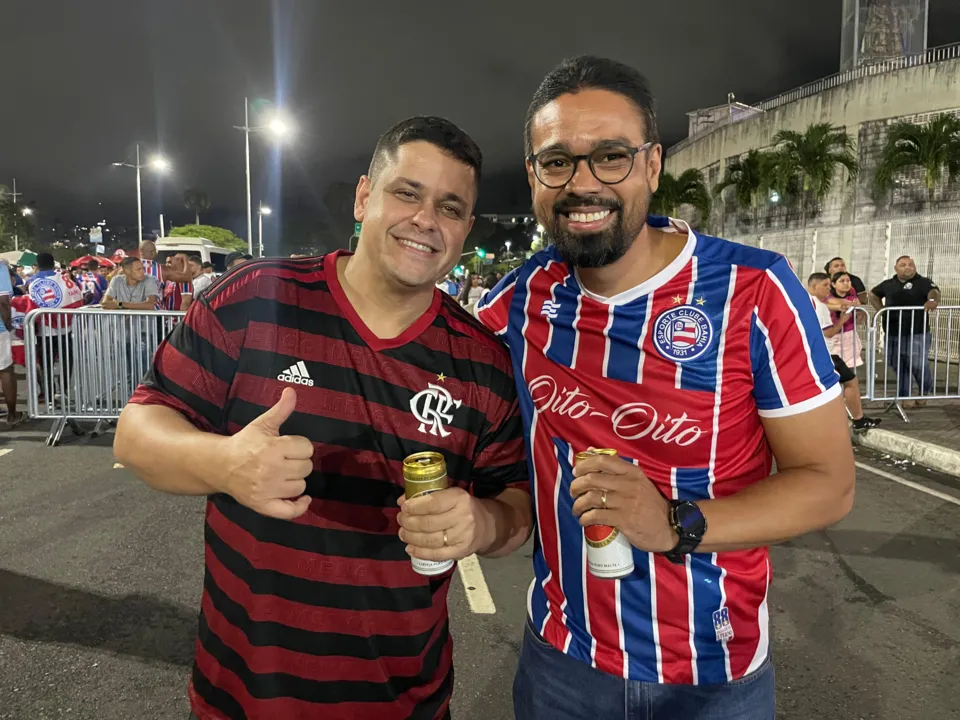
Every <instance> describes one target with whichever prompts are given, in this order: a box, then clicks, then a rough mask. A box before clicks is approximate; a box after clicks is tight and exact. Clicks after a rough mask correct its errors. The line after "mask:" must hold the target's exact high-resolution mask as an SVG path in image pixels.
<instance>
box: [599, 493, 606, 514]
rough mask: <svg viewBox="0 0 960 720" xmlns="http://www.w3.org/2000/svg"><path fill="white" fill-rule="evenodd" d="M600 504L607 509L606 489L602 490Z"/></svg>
mask: <svg viewBox="0 0 960 720" xmlns="http://www.w3.org/2000/svg"><path fill="white" fill-rule="evenodd" d="M600 504H601V505H602V506H603V509H604V510H606V509H607V491H606V490H601V491H600Z"/></svg>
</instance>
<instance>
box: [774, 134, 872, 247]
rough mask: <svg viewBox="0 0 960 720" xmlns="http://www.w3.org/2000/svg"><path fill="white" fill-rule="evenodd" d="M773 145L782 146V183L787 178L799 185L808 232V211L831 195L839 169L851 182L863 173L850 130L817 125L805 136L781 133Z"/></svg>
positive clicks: (780, 164)
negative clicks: (839, 167) (843, 170)
mask: <svg viewBox="0 0 960 720" xmlns="http://www.w3.org/2000/svg"><path fill="white" fill-rule="evenodd" d="M773 144H774V145H779V146H781V147H780V148H779V149H778V151H777V154H778V162H777V165H778V170H777V175H778V176H779V177H780V179H781V182H782V181H783V179H786V178H791V179H794V180H795V181H796V184H797V189H798V190H799V192H800V215H801V218H802V219H803V227H804V228H806V226H807V211H808V210H810V209H811V207H812V206H814V205H819V204H820V203H821V202H823V199H824V198H825V197H827V195H828V194H829V193H830V190H831V188H832V187H833V180H834V177H836V174H837V168H838V166H842V167H844V168H846V170H847V172H848V173H849V176H850V179H853V178H855V177H857V175H858V174H859V172H860V165H859V163H858V162H857V156H856V152H855V149H854V143H853V139H852V138H851V137H850V136H849V135H848V134H847V132H846V130H844V129H843V128H839V127H835V126H833V125H831V124H830V123H815V124H813V125H810V126H808V127H807V129H806V130H805V131H804V132H802V133H800V132H796V131H794V130H781V131H780V132H778V133H777V134H776V136H775V137H774V138H773Z"/></svg>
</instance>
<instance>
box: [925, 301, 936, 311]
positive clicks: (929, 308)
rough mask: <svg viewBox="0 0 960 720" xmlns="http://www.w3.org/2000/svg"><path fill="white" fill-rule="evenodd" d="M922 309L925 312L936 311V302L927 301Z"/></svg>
mask: <svg viewBox="0 0 960 720" xmlns="http://www.w3.org/2000/svg"><path fill="white" fill-rule="evenodd" d="M923 309H924V310H926V311H927V312H933V311H934V310H936V309H937V301H936V300H927V301H926V302H925V303H924V304H923Z"/></svg>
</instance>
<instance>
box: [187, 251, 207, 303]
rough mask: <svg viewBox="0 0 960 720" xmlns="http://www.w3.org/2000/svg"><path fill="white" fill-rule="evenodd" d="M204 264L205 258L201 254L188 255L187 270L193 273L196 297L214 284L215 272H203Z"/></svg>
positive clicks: (194, 294)
mask: <svg viewBox="0 0 960 720" xmlns="http://www.w3.org/2000/svg"><path fill="white" fill-rule="evenodd" d="M203 265H204V263H203V258H202V257H200V256H199V255H190V256H189V257H187V272H188V273H189V274H191V275H193V280H192V282H193V296H194V297H199V295H200V293H201V292H203V291H204V290H206V289H207V288H208V287H210V285H212V284H213V273H205V272H203ZM211 269H212V268H211Z"/></svg>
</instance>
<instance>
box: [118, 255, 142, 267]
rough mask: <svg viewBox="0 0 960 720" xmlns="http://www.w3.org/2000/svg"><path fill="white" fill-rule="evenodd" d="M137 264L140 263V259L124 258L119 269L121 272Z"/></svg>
mask: <svg viewBox="0 0 960 720" xmlns="http://www.w3.org/2000/svg"><path fill="white" fill-rule="evenodd" d="M138 262H140V258H135V257H125V258H124V259H123V262H121V263H120V267H121V268H122V269H123V270H126V269H127V268H128V267H130V266H131V265H133V264H134V263H138Z"/></svg>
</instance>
